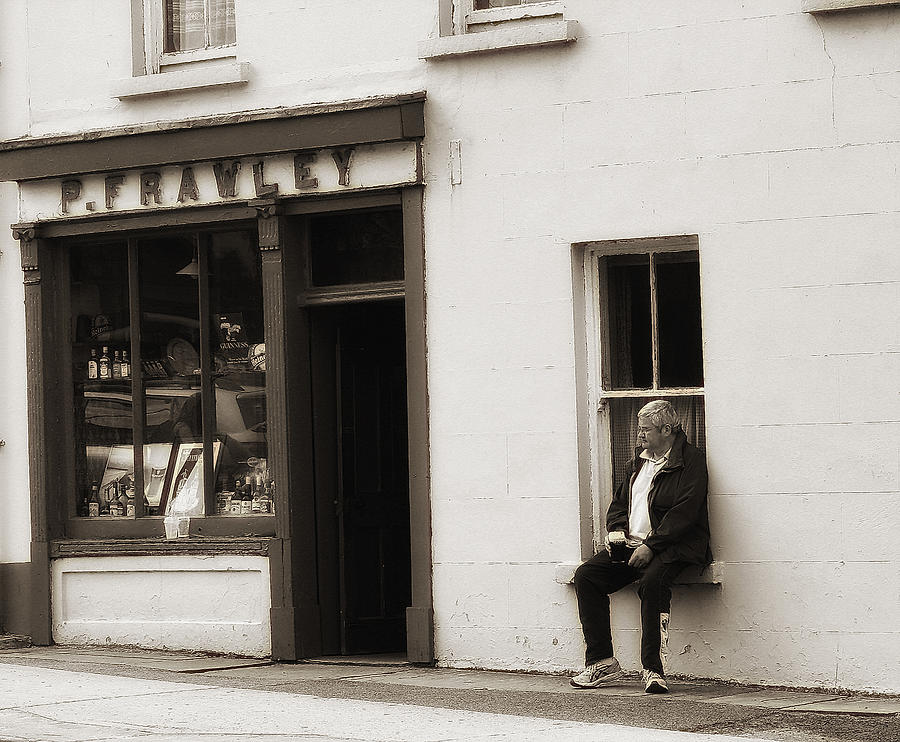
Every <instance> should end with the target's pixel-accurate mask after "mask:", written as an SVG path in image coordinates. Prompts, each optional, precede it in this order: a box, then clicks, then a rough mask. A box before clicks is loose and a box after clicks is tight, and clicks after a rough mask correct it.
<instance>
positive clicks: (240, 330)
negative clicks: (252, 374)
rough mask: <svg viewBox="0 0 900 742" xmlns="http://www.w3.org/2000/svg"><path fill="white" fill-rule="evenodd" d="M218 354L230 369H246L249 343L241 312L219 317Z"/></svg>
mask: <svg viewBox="0 0 900 742" xmlns="http://www.w3.org/2000/svg"><path fill="white" fill-rule="evenodd" d="M219 354H220V355H221V357H222V358H223V359H224V361H225V364H226V366H227V367H228V368H230V369H234V370H237V369H245V368H247V367H248V362H249V355H250V343H249V342H248V341H247V334H246V331H245V329H244V315H243V314H242V313H241V312H232V313H230V314H220V315H219Z"/></svg>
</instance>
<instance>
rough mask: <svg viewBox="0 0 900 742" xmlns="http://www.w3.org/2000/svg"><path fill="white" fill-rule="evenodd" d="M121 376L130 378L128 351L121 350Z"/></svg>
mask: <svg viewBox="0 0 900 742" xmlns="http://www.w3.org/2000/svg"><path fill="white" fill-rule="evenodd" d="M122 378H123V379H130V378H131V364H130V363H129V362H128V351H127V350H123V351H122Z"/></svg>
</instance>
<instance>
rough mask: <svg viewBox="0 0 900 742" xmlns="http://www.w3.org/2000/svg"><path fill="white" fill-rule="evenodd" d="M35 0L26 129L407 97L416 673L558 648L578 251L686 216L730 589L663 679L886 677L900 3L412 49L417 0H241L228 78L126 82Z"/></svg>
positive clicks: (685, 618)
mask: <svg viewBox="0 0 900 742" xmlns="http://www.w3.org/2000/svg"><path fill="white" fill-rule="evenodd" d="M28 5H29V24H28V35H29V38H30V41H31V46H30V53H29V59H28V62H29V66H28V71H29V94H30V101H31V108H30V116H31V125H30V130H29V131H30V133H31V134H34V135H40V134H46V133H50V132H65V131H76V130H78V129H80V128H97V127H104V126H113V125H121V124H127V123H140V122H144V121H153V120H166V119H172V118H182V117H190V116H200V115H206V114H210V113H216V112H227V111H232V110H250V109H255V108H265V107H274V106H291V105H299V104H302V103H308V102H316V101H334V100H341V99H347V98H354V97H365V96H369V95H382V94H388V93H400V92H412V91H415V90H421V89H427V93H428V102H427V105H426V117H427V121H426V125H427V137H426V149H427V151H426V166H427V183H428V185H427V193H426V211H425V226H426V250H427V255H426V258H427V260H426V265H427V300H428V343H429V373H430V379H429V382H430V388H429V397H430V404H431V445H432V449H431V452H432V478H431V481H432V488H433V500H434V504H433V515H434V518H433V527H434V593H435V609H436V623H437V633H436V653H437V659H438V662H439V663H440V664H443V665H449V666H480V667H496V668H508V669H536V670H563V669H571V668H575V667H577V666H578V665H579V664H580V662H581V652H582V643H581V633H580V628H579V626H578V620H577V616H576V610H575V603H574V596H573V595H572V593H571V589H570V588H568V587H565V586H561V585H558V584H557V583H555V582H554V580H553V573H554V566H555V564H556V563H557V562H564V561H573V560H575V559H577V558H578V556H579V542H578V531H579V529H578V492H577V490H578V478H577V465H578V448H577V440H576V414H578V413H577V411H576V406H575V392H576V383H578V382H577V381H576V380H577V379H580V378H581V372H582V369H578V368H576V366H575V347H574V339H573V338H574V337H575V336H576V333H575V326H574V320H573V311H572V299H573V296H572V275H571V270H572V269H571V248H570V245H571V244H572V243H574V242H580V241H587V240H608V239H615V238H637V237H651V236H658V235H677V234H697V235H699V239H700V251H701V265H702V274H703V312H704V318H703V319H704V342H705V346H704V347H705V360H706V390H707V426H708V431H707V443H708V450H709V461H710V470H711V503H710V508H711V517H712V524H713V531H714V536H713V539H714V543H713V547H714V550H715V552H716V554H717V557H718V558H719V559H721V560H724V561H725V562H726V563H727V564H726V584H725V586H724V587H723V588H721V589H719V588H710V587H698V588H685V589H681V590H680V592H678V593H677V595H676V598H675V605H674V614H673V631H672V640H671V642H672V648H673V659H672V666H673V670H674V671H675V672H678V673H684V674H689V675H699V676H707V677H718V678H727V679H734V680H740V681H749V682H758V683H775V684H784V685H815V686H829V687H834V686H838V687H848V688H856V689H869V690H880V691H893V692H897V691H898V690H900V686H898V685H897V680H896V673H895V669H896V667H897V666H898V665H900V649H898V648H900V641H898V639H900V636H898V628H897V625H896V621H895V620H894V616H895V615H896V614H897V611H898V608H900V598H898V592H897V589H896V586H897V580H896V574H897V571H898V554H897V549H896V546H895V540H894V539H893V534H894V533H895V532H896V531H897V528H898V525H900V523H898V518H900V516H898V513H900V507H898V506H900V450H898V441H900V435H898V432H900V431H898V428H900V422H898V421H900V400H898V397H897V386H896V379H897V378H900V363H898V358H900V339H898V327H900V322H898V318H900V292H898V291H897V287H898V282H900V257H898V256H900V252H898V250H897V249H896V245H897V242H898V237H900V214H898V204H900V193H898V189H900V185H898V184H900V181H898V179H897V176H896V171H897V166H898V160H900V144H898V142H900V123H898V122H900V115H898V114H900V45H898V44H897V43H896V40H897V38H898V31H900V11H898V10H897V9H896V8H883V9H877V10H867V11H852V12H844V13H837V14H832V15H828V16H822V17H814V16H811V15H809V14H804V13H801V12H799V7H800V0H758V1H757V2H753V3H747V2H740V1H739V0H715V1H712V0H690V1H688V2H681V3H659V2H649V1H641V2H635V1H634V0H570V1H569V2H567V4H566V6H567V11H566V16H567V17H568V18H572V19H575V20H577V21H578V22H579V24H580V33H579V39H578V41H577V42H576V43H575V44H573V45H571V46H567V47H553V48H545V49H532V50H526V51H504V52H498V53H491V54H485V55H480V56H471V57H465V58H457V59H450V60H444V61H435V62H422V61H420V60H418V59H417V58H416V57H415V54H416V43H417V42H418V41H420V40H422V39H424V38H425V37H427V36H428V35H431V34H433V33H434V32H435V29H436V9H437V2H436V0H435V1H434V2H431V1H430V0H429V1H426V2H422V1H421V0H420V1H419V2H412V0H407V2H397V3H392V4H389V5H387V6H380V7H379V8H378V9H377V10H368V9H367V10H366V11H365V12H362V11H360V10H359V5H358V4H357V3H351V2H347V1H344V2H328V3H322V2H307V3H302V4H297V3H289V2H287V1H286V0H270V2H267V3H252V2H250V1H249V0H237V8H238V11H237V12H238V29H239V30H238V39H239V45H240V52H239V59H240V60H241V61H248V62H249V63H250V65H251V80H250V83H249V84H248V85H247V86H246V87H244V88H228V89H213V90H208V91H198V92H191V93H179V94H172V95H166V96H159V97H153V98H148V99H142V100H134V101H128V102H119V101H118V100H116V99H113V98H110V97H109V96H108V94H107V93H106V92H105V91H107V90H108V88H109V85H110V84H111V82H112V81H113V80H115V79H117V78H119V77H123V76H125V75H127V74H129V71H130V65H131V52H130V48H129V43H128V17H127V5H128V4H127V3H124V2H123V3H115V4H110V3H99V2H92V1H91V0H72V1H71V2H69V3H66V4H65V5H64V6H60V5H59V4H58V3H53V2H50V1H49V0H40V1H37V0H35V1H33V2H30V3H29V4H28ZM85 19H93V20H94V22H95V23H94V26H95V28H96V29H98V30H97V31H94V32H92V33H91V35H90V36H88V35H87V31H86V30H83V29H87V28H88V27H89V26H90V24H88V23H85ZM48 50H53V53H52V54H48V53H47V52H48ZM64 52H69V54H66V53H64ZM61 60H64V61H61ZM457 139H458V140H460V142H461V151H462V173H463V181H462V183H461V184H459V185H456V186H452V187H451V185H450V179H449V166H448V150H449V142H450V141H451V140H457ZM5 193H6V192H4V194H5ZM4 203H5V201H4ZM4 208H6V207H4ZM3 455H5V454H0V456H3ZM597 455H602V454H600V453H598V454H597ZM632 598H633V596H632V595H631V594H630V593H629V594H626V595H623V596H622V597H621V599H616V600H615V603H614V609H615V610H614V612H615V616H614V620H615V624H616V626H617V637H619V645H618V652H619V654H620V657H621V659H622V661H623V664H626V665H628V666H630V667H635V666H636V663H637V656H636V655H637V638H636V636H635V635H634V634H633V632H632V633H631V634H629V633H627V631H626V630H627V629H628V628H629V627H633V626H635V625H636V609H635V605H634V600H633V599H632ZM173 610H174V609H173Z"/></svg>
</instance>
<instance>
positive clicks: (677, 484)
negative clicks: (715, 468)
mask: <svg viewBox="0 0 900 742" xmlns="http://www.w3.org/2000/svg"><path fill="white" fill-rule="evenodd" d="M640 453H641V448H636V449H635V455H634V459H633V460H632V461H630V462H629V463H628V466H627V467H626V469H625V480H624V481H623V482H622V483H621V484H620V485H619V487H618V488H617V489H616V492H615V494H614V495H613V500H612V502H611V503H610V505H609V510H608V511H607V513H606V530H607V531H625V532H626V533H627V532H628V512H629V507H630V505H631V484H632V482H633V481H634V478H635V476H636V474H637V472H638V471H639V470H640V468H641V466H642V465H644V464H647V463H648V462H647V461H646V460H645V459H642V458H641V457H640ZM706 495H707V474H706V457H705V456H704V455H703V453H702V452H701V451H700V450H699V449H698V448H697V447H696V446H692V445H691V444H690V443H688V441H687V438H685V435H684V433H683V432H682V431H680V430H679V431H678V432H677V433H676V435H675V442H674V443H673V444H672V450H671V451H670V452H669V460H668V462H667V463H666V465H665V466H664V467H663V468H662V469H660V470H659V471H658V472H657V473H656V476H655V477H654V478H653V483H652V484H651V485H650V494H649V496H648V505H649V510H650V533H649V535H648V536H647V538H646V540H645V541H644V543H645V544H646V545H647V546H649V547H650V549H651V550H652V551H653V553H654V554H655V555H656V556H658V557H659V558H660V559H662V560H663V562H666V563H669V562H690V563H692V564H709V563H710V562H711V561H712V552H711V551H710V549H709V514H708V511H707V506H706Z"/></svg>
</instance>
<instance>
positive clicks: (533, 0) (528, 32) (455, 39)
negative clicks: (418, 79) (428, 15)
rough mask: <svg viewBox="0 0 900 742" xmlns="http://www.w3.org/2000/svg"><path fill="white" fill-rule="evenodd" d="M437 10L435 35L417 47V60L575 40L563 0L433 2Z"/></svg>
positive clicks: (442, 0)
mask: <svg viewBox="0 0 900 742" xmlns="http://www.w3.org/2000/svg"><path fill="white" fill-rule="evenodd" d="M438 7H439V14H438V19H439V24H438V26H439V28H438V35H437V37H432V38H430V39H426V40H425V41H422V42H420V44H419V57H420V58H422V59H440V58H445V57H455V56H458V55H461V54H479V53H483V52H492V51H498V50H502V49H514V48H522V47H535V46H548V45H553V44H568V43H570V42H572V41H575V39H576V27H577V24H576V23H575V21H572V20H567V19H565V18H564V14H565V3H564V2H563V0H438Z"/></svg>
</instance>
